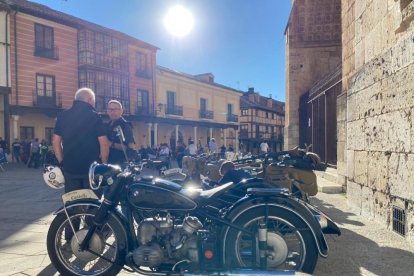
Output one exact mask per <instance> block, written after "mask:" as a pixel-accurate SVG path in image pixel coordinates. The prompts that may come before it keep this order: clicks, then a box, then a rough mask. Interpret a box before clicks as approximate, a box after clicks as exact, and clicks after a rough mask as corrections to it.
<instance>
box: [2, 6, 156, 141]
mask: <svg viewBox="0 0 414 276" xmlns="http://www.w3.org/2000/svg"><path fill="white" fill-rule="evenodd" d="M0 29H1V33H0V35H1V37H2V38H1V39H2V40H4V43H0V45H1V46H0V47H1V48H0V55H1V59H0V66H1V71H0V72H1V74H0V82H1V83H0V86H1V89H0V95H2V97H1V102H0V106H1V108H0V116H1V118H0V119H1V123H0V125H2V126H3V127H2V128H1V130H0V136H2V135H3V136H4V137H5V138H6V139H7V140H8V141H9V142H10V141H12V140H13V139H15V138H18V139H22V140H26V139H33V138H39V139H46V140H47V141H49V142H50V139H51V136H52V133H53V128H54V124H55V118H56V115H57V114H58V113H59V112H60V111H62V110H63V109H66V108H69V107H70V106H71V105H72V101H73V98H74V94H75V91H76V90H77V89H78V88H79V87H89V88H92V89H93V90H94V91H95V93H96V109H97V111H98V112H100V113H102V114H105V111H106V103H107V102H108V101H109V100H111V99H117V100H119V101H120V102H122V103H123V106H124V109H125V116H126V117H128V118H129V119H132V121H133V124H134V126H135V127H134V129H135V130H136V131H138V129H142V128H145V126H144V125H143V122H144V120H145V118H143V117H142V116H137V115H138V114H139V113H140V112H141V111H140V104H141V103H142V102H140V100H142V99H141V98H140V97H142V93H146V95H147V96H146V99H147V102H146V103H145V104H147V105H148V107H150V110H149V112H146V114H147V115H148V116H150V115H151V114H152V115H154V114H153V112H152V110H154V92H155V78H154V76H155V64H156V51H157V50H158V48H157V47H155V46H153V45H150V44H148V43H145V42H142V41H140V40H138V39H135V38H132V37H130V36H128V35H126V34H123V33H120V32H117V31H114V30H111V29H107V28H104V27H102V26H98V25H95V24H93V23H90V22H87V21H84V20H81V19H79V18H76V17H73V16H70V15H67V14H64V13H61V12H58V11H55V10H52V9H50V8H48V7H46V6H43V5H39V4H36V3H32V2H28V1H24V0H7V1H2V2H1V5H0ZM4 30H5V31H4Z"/></svg>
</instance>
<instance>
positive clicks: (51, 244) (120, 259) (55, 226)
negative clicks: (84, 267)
mask: <svg viewBox="0 0 414 276" xmlns="http://www.w3.org/2000/svg"><path fill="white" fill-rule="evenodd" d="M96 210H97V209H96V208H94V209H89V210H79V211H73V210H68V214H69V216H72V215H75V214H76V213H83V214H87V213H88V214H92V215H94V214H95V212H96ZM65 220H66V214H65V213H60V214H58V215H57V216H56V217H55V219H54V220H53V221H52V223H51V224H50V227H49V231H48V233H47V252H48V254H49V258H50V260H51V262H52V264H53V265H54V266H55V268H56V270H57V271H59V272H60V273H61V274H62V275H73V276H79V274H74V273H72V272H71V271H70V270H68V269H67V268H66V267H65V265H64V264H62V263H61V262H60V259H59V257H58V256H57V252H56V250H55V249H56V248H55V237H56V234H57V231H58V230H59V228H60V226H61V225H62V224H63V223H64V222H65ZM107 223H108V224H109V225H110V226H111V228H112V229H113V231H114V234H115V235H116V234H117V233H124V232H125V230H124V228H123V226H122V225H121V224H120V223H119V221H118V220H116V219H114V218H113V217H112V216H111V217H110V219H109V220H108V222H107ZM116 238H117V244H118V252H117V258H116V259H115V262H117V263H119V264H124V263H125V256H126V244H127V241H126V238H125V236H124V235H117V237H116ZM119 245H124V247H123V248H122V249H121V248H120V247H119ZM122 267H123V265H117V264H113V265H112V267H111V268H110V269H109V270H107V271H106V272H104V273H102V274H99V275H102V276H112V275H117V274H118V273H119V271H121V269H122Z"/></svg>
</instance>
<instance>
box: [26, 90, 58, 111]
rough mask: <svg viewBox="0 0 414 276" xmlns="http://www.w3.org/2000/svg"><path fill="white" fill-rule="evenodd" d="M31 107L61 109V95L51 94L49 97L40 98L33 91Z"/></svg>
mask: <svg viewBox="0 0 414 276" xmlns="http://www.w3.org/2000/svg"><path fill="white" fill-rule="evenodd" d="M33 106H36V107H46V108H62V94H61V93H58V94H57V96H56V92H53V95H51V96H40V95H39V94H38V93H37V91H36V90H33Z"/></svg>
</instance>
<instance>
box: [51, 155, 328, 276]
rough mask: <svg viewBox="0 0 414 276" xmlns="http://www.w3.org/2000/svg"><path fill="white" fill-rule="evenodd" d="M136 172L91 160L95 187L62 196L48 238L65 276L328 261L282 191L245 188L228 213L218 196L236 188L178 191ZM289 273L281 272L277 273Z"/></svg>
mask: <svg viewBox="0 0 414 276" xmlns="http://www.w3.org/2000/svg"><path fill="white" fill-rule="evenodd" d="M133 169H134V168H130V167H129V166H127V167H126V168H125V169H124V170H122V169H121V168H120V167H118V166H114V165H104V164H98V163H94V164H92V165H91V167H90V171H89V178H90V185H91V188H92V190H97V189H100V188H101V187H105V186H106V192H105V194H104V196H103V199H102V200H99V199H98V198H97V197H96V196H95V194H94V193H93V191H91V190H78V191H74V192H71V193H67V194H65V195H63V197H62V198H63V202H64V206H63V207H62V208H61V209H59V210H58V211H56V213H55V214H56V217H55V219H54V220H53V222H52V223H51V226H50V228H49V231H48V235H47V249H48V254H49V257H50V259H51V261H52V263H53V265H54V266H55V267H56V269H57V270H58V271H59V272H60V273H61V274H62V275H115V274H117V273H118V272H119V271H120V270H121V269H125V270H128V271H130V272H139V273H140V274H143V275H200V274H202V275H230V274H233V273H238V274H257V275H259V274H260V275H277V273H279V272H280V271H282V272H280V273H281V274H283V273H288V272H289V273H292V275H293V274H294V273H296V272H298V271H299V272H300V271H301V272H306V273H312V272H313V270H314V268H315V266H316V263H317V259H318V255H320V256H322V257H327V254H328V246H327V243H326V240H325V238H324V235H323V232H322V228H323V227H326V225H324V224H326V223H327V220H326V218H323V217H320V218H319V223H318V221H317V220H316V219H315V217H314V215H313V213H312V212H311V210H310V209H309V207H308V206H307V205H304V204H302V203H301V201H299V200H297V199H295V198H292V197H291V196H290V194H289V193H287V190H285V189H260V188H252V189H249V190H248V192H247V194H246V196H245V197H243V198H242V199H240V200H239V201H237V202H236V203H235V204H233V205H232V206H229V207H228V208H224V209H219V208H216V207H214V206H215V204H214V202H215V200H216V199H217V198H218V197H220V195H222V194H223V193H226V192H227V191H228V190H229V189H231V188H232V187H233V186H234V185H235V184H233V183H227V184H224V185H222V186H218V187H216V188H213V189H210V190H200V189H184V188H183V187H182V186H181V185H178V184H176V183H173V182H170V181H167V180H163V179H159V178H155V179H154V178H141V179H137V177H136V173H133ZM283 271H288V272H283Z"/></svg>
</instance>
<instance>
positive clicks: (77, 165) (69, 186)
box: [53, 88, 109, 196]
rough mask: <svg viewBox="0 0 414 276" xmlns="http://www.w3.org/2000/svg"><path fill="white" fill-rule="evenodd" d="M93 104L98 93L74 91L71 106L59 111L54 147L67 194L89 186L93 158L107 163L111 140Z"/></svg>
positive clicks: (86, 89)
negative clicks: (89, 172) (109, 140)
mask: <svg viewBox="0 0 414 276" xmlns="http://www.w3.org/2000/svg"><path fill="white" fill-rule="evenodd" d="M94 106H95V93H94V92H93V91H92V90H91V89H89V88H81V89H79V90H78V91H77V92H76V94H75V100H74V102H73V105H72V107H71V108H70V109H68V110H65V111H63V112H62V113H60V114H59V115H58V117H57V120H56V126H55V133H54V135H53V150H54V151H55V155H56V158H57V161H58V162H59V163H60V164H63V171H64V175H65V192H66V193H67V192H71V191H74V190H78V189H89V180H88V171H89V166H90V165H91V164H92V163H93V162H94V161H100V162H102V163H107V162H108V152H109V142H108V139H107V137H106V135H105V134H106V133H105V128H104V125H103V122H102V119H101V117H100V116H99V114H98V113H96V111H95V109H94ZM62 148H63V149H62ZM98 196H99V194H98Z"/></svg>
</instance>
